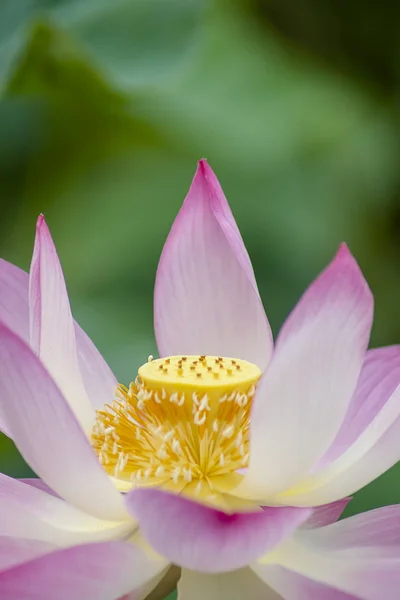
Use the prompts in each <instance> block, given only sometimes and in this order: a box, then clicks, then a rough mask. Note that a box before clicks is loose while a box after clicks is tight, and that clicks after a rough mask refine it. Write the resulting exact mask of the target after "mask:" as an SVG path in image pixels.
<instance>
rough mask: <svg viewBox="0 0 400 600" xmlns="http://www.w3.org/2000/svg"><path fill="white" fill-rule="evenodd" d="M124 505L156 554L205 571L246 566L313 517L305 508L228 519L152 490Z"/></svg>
mask: <svg viewBox="0 0 400 600" xmlns="http://www.w3.org/2000/svg"><path fill="white" fill-rule="evenodd" d="M126 501H127V506H128V508H129V509H130V511H131V513H132V515H133V516H135V517H136V518H137V519H138V522H139V526H140V531H141V532H142V534H143V536H144V537H145V538H146V539H147V541H148V542H149V544H150V545H151V546H152V547H153V548H154V549H155V550H156V551H157V552H159V553H160V554H161V555H163V556H166V557H167V558H168V560H170V561H171V562H172V563H174V564H177V565H179V566H182V567H185V568H187V569H193V570H196V571H202V572H208V573H214V572H218V571H231V570H233V569H239V568H241V567H243V566H245V565H247V564H248V563H249V562H250V561H252V560H255V558H256V557H258V556H260V555H262V554H263V553H264V552H266V551H267V550H268V549H271V548H273V547H274V546H275V545H276V544H277V543H279V542H280V540H281V539H283V538H284V537H285V536H287V535H289V534H290V533H291V532H292V531H293V529H295V528H296V527H298V526H299V525H300V524H301V523H302V522H303V521H304V520H306V519H307V518H308V516H309V515H310V513H311V510H309V509H298V508H290V507H283V508H279V507H278V508H269V507H266V508H265V509H264V510H263V511H262V512H257V513H251V514H249V513H247V514H243V513H242V514H233V515H227V514H225V513H221V512H219V511H216V510H214V509H212V508H209V507H206V506H203V505H201V504H198V503H195V502H191V501H190V500H187V499H186V498H182V497H180V496H174V495H172V494H167V493H165V492H160V491H156V490H150V489H148V490H145V489H143V490H136V491H133V492H131V493H130V494H128V496H127V498H126Z"/></svg>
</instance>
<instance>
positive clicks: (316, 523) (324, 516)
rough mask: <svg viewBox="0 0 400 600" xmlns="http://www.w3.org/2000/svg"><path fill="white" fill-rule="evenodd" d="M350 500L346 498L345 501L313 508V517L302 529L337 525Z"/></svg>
mask: <svg viewBox="0 0 400 600" xmlns="http://www.w3.org/2000/svg"><path fill="white" fill-rule="evenodd" d="M350 500H351V498H344V499H343V500H338V501H337V502H332V503H331V504H324V505H323V506H317V507H315V508H313V509H312V513H311V516H310V517H309V518H308V519H307V521H305V522H304V523H303V525H302V528H303V529H315V528H316V527H323V526H324V525H330V524H331V523H335V522H336V521H337V520H338V519H339V517H340V516H341V514H342V513H343V511H344V509H345V508H346V506H347V505H348V503H349V502H350Z"/></svg>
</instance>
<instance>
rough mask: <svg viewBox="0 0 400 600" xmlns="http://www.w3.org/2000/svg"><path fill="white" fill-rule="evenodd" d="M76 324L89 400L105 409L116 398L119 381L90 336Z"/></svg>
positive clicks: (83, 377)
mask: <svg viewBox="0 0 400 600" xmlns="http://www.w3.org/2000/svg"><path fill="white" fill-rule="evenodd" d="M74 324H75V337H76V346H77V350H78V360H79V367H80V371H81V373H82V379H83V383H84V384H85V389H86V392H87V394H88V396H89V400H90V402H91V404H92V406H94V408H103V407H104V405H105V404H110V402H112V401H113V399H114V397H115V389H116V387H117V383H118V382H117V380H116V378H115V375H114V373H113V372H112V371H111V369H110V367H109V366H108V364H107V363H106V361H105V360H104V358H103V357H102V355H101V354H100V352H99V351H98V350H97V348H96V346H95V345H94V344H93V342H92V340H91V339H90V338H89V336H88V335H87V334H86V333H85V332H84V331H83V329H81V328H80V327H79V325H78V323H76V322H75V323H74Z"/></svg>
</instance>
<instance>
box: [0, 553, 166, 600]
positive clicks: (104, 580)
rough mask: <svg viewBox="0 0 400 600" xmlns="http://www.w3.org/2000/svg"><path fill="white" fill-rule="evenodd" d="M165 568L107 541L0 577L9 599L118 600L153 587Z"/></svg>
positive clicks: (1, 594)
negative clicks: (150, 585) (132, 592)
mask: <svg viewBox="0 0 400 600" xmlns="http://www.w3.org/2000/svg"><path fill="white" fill-rule="evenodd" d="M167 567H168V564H167V563H166V562H165V561H163V560H162V559H157V560H156V559H154V560H151V559H150V558H149V557H148V556H146V554H145V553H144V552H142V551H141V550H140V549H139V548H138V547H136V546H134V545H133V544H130V543H129V544H128V543H124V542H106V543H99V544H87V545H86V544H85V545H80V546H75V547H72V548H67V549H62V550H58V551H56V552H52V553H50V554H47V555H45V556H42V557H40V558H36V559H34V560H31V561H29V562H27V563H25V564H23V565H19V566H16V567H13V568H11V569H9V570H7V571H4V572H2V573H0V597H1V598H7V600H72V599H73V600H89V599H90V600H116V599H117V598H120V597H121V596H124V595H125V594H127V593H129V592H131V591H133V590H135V589H136V590H137V591H138V593H139V594H138V598H141V597H142V595H141V594H140V590H141V589H143V588H146V587H147V586H148V585H149V583H150V582H151V581H154V585H156V584H157V582H158V580H159V576H160V574H161V573H162V572H163V571H165V570H166V568H167Z"/></svg>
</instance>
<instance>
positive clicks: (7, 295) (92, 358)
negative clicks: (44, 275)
mask: <svg viewBox="0 0 400 600" xmlns="http://www.w3.org/2000/svg"><path fill="white" fill-rule="evenodd" d="M28 287H29V275H28V273H25V271H22V270H21V269H19V268H18V267H15V266H14V265H12V264H11V263H8V262H6V261H4V260H2V259H0V288H1V294H0V322H2V323H4V325H6V326H7V327H8V328H9V329H11V330H12V331H14V332H15V333H17V334H18V335H19V336H20V337H21V338H22V339H23V340H24V341H26V342H29V305H28ZM74 326H75V339H76V347H77V352H78V361H79V367H80V372H81V374H82V378H83V382H84V384H85V389H86V392H87V394H88V396H89V399H90V401H91V403H92V405H93V406H94V407H95V408H100V407H102V406H104V404H106V403H108V402H110V399H112V398H113V397H114V393H115V387H116V385H117V380H116V378H115V376H114V374H113V372H112V371H111V369H110V367H109V366H108V365H107V363H106V361H105V360H104V358H103V357H102V356H101V354H100V352H99V351H98V350H97V348H96V346H95V345H94V344H93V342H92V341H91V339H90V338H89V337H88V335H86V333H85V332H84V331H83V329H81V328H80V327H79V325H78V323H77V322H76V321H74ZM0 429H1V423H0Z"/></svg>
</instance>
